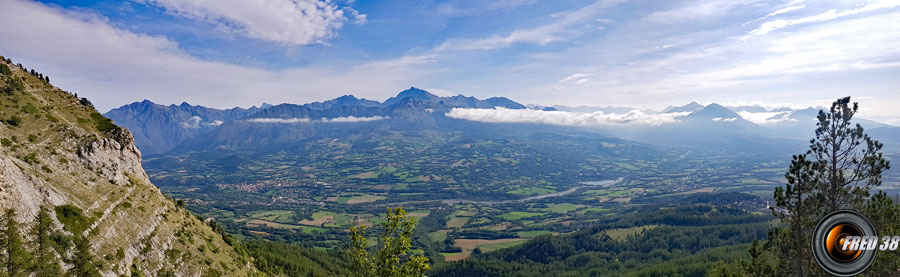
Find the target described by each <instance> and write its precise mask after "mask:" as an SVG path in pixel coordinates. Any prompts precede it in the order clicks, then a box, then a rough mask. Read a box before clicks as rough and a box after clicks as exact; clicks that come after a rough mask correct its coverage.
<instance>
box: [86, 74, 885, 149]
mask: <svg viewBox="0 0 900 277" xmlns="http://www.w3.org/2000/svg"><path fill="white" fill-rule="evenodd" d="M454 109H460V110H462V111H484V110H490V109H493V110H494V111H495V112H494V114H492V115H491V116H486V117H481V118H469V117H459V116H448V115H449V112H450V111H452V110H454ZM498 109H499V110H498ZM528 110H533V111H538V112H564V113H565V114H563V115H562V116H564V117H577V116H584V115H590V114H592V113H603V114H604V116H610V117H614V116H624V115H632V116H634V115H635V114H634V113H636V112H637V113H640V116H645V117H654V116H655V117H658V118H662V119H665V120H666V121H663V123H659V124H631V123H632V120H634V119H633V118H629V117H625V118H626V119H620V120H619V121H617V122H614V123H613V124H610V123H608V122H607V123H604V122H601V123H600V124H594V125H592V124H572V125H573V126H565V125H567V124H565V122H563V124H554V122H550V123H547V122H546V121H541V120H535V119H534V118H533V117H542V116H545V115H544V114H540V113H538V114H536V115H534V116H532V117H531V118H525V119H521V120H520V119H515V120H513V121H502V120H501V121H498V119H496V117H501V116H505V114H506V113H516V112H515V111H528ZM817 114H818V109H815V108H806V109H790V108H776V109H767V108H764V107H761V106H746V105H745V106H735V107H726V106H722V105H719V104H716V103H712V104H708V105H701V104H699V103H697V102H691V103H688V104H686V105H683V106H669V107H666V108H665V109H663V110H662V111H660V112H655V111H652V110H638V109H634V108H629V107H589V106H582V107H567V106H559V105H557V106H552V107H546V106H538V105H528V106H525V105H522V104H519V103H517V102H515V101H513V100H510V99H507V98H504V97H492V98H488V99H484V100H481V99H478V98H475V97H467V96H463V95H457V96H450V97H441V96H437V95H434V94H432V93H429V92H428V91H425V90H422V89H418V88H415V87H411V88H409V89H407V90H404V91H401V92H400V93H398V94H397V96H395V97H391V98H388V99H387V100H385V101H384V102H378V101H374V100H369V99H362V98H357V97H355V96H353V95H344V96H341V97H338V98H335V99H332V100H328V101H323V102H313V103H308V104H279V105H268V104H264V105H262V106H260V107H256V106H253V107H250V108H247V109H244V108H232V109H227V110H221V109H214V108H207V107H203V106H195V105H189V104H187V103H182V104H181V105H169V106H164V105H159V104H155V103H153V102H150V101H148V100H144V101H141V102H135V103H131V104H128V105H125V106H122V107H119V108H115V109H112V110H110V111H109V112H107V113H106V114H104V115H105V116H107V117H109V118H111V119H112V120H113V121H114V122H116V124H119V125H121V126H124V127H126V128H128V129H130V130H132V132H133V133H134V137H135V141H136V143H137V145H138V147H139V148H140V149H141V151H143V153H145V154H149V155H153V154H161V153H165V152H169V151H174V152H184V151H198V150H203V149H213V148H223V147H224V148H230V149H233V148H236V147H256V146H264V145H276V144H279V143H293V142H298V141H301V140H304V139H310V138H314V137H319V136H332V137H334V136H338V137H339V136H347V135H354V134H357V135H358V134H364V133H366V132H375V131H398V132H416V133H420V134H421V133H422V132H426V131H428V130H431V131H438V130H448V129H453V130H467V131H474V132H478V133H482V134H486V135H487V134H492V133H496V134H498V135H501V134H500V133H497V132H498V131H497V130H504V131H503V132H506V134H515V133H516V132H525V133H529V132H532V131H537V130H542V129H547V130H549V129H553V130H569V131H572V130H578V131H586V132H590V133H596V134H598V135H600V136H605V137H619V138H625V139H630V140H635V141H640V142H647V143H654V144H676V145H693V146H702V147H716V146H721V147H723V148H728V147H734V146H738V145H744V144H745V141H757V142H759V143H761V145H759V148H767V147H769V146H770V145H772V144H776V145H787V144H790V145H802V144H803V142H802V141H805V140H806V139H808V138H810V137H811V136H812V135H813V130H814V129H815V120H816V119H815V118H816V116H817ZM554 116H560V114H556V115H554ZM529 120H531V121H529ZM854 120H855V121H856V122H858V123H860V124H862V125H863V126H864V127H866V129H867V130H868V131H869V132H870V133H872V134H873V136H875V137H876V138H879V139H881V140H883V141H891V142H894V141H895V140H896V137H897V136H892V134H895V133H897V130H898V127H895V126H891V125H887V124H883V123H878V122H875V121H871V120H866V119H862V118H854ZM478 121H481V122H483V123H487V124H488V125H484V124H475V123H477V122H478ZM522 124H525V125H527V126H529V127H527V128H530V130H523V129H521V128H518V127H516V126H523V125H522ZM474 126H478V127H474ZM485 126H491V127H487V128H485ZM426 133H427V132H426ZM744 146H745V147H746V145H744ZM751 148H752V147H751Z"/></svg>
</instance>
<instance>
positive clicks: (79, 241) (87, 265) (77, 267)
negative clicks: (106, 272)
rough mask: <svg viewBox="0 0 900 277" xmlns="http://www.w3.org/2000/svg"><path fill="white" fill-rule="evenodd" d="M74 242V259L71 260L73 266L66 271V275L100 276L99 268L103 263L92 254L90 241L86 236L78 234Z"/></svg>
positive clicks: (79, 276) (81, 276) (78, 276)
mask: <svg viewBox="0 0 900 277" xmlns="http://www.w3.org/2000/svg"><path fill="white" fill-rule="evenodd" d="M74 242H75V252H74V253H73V254H72V259H70V260H69V263H70V264H72V268H71V269H69V271H68V272H66V275H68V276H77V277H95V276H100V272H99V271H98V268H99V267H100V265H101V264H100V263H98V262H97V261H96V260H95V259H94V256H93V255H91V243H90V241H88V240H87V239H86V238H85V237H84V236H80V235H77V236H76V237H75V239H74Z"/></svg>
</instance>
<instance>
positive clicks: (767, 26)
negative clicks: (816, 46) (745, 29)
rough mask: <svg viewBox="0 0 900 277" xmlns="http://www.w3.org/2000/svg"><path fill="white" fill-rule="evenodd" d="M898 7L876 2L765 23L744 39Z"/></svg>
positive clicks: (889, 1)
mask: <svg viewBox="0 0 900 277" xmlns="http://www.w3.org/2000/svg"><path fill="white" fill-rule="evenodd" d="M897 6H900V1H897V0H882V1H875V2H872V3H869V4H866V5H864V6H862V7H859V8H856V9H852V10H843V11H838V10H835V9H832V10H828V11H827V12H824V13H820V14H817V15H813V16H807V17H803V18H798V19H778V20H772V21H769V22H765V23H763V24H762V25H760V26H759V28H757V29H755V30H753V31H750V33H749V34H748V35H747V36H746V37H744V39H746V38H748V37H750V36H753V35H765V34H768V33H771V32H773V31H776V30H778V29H783V28H787V27H790V26H793V25H797V24H806V23H814V22H822V21H829V20H833V19H836V18H840V17H844V16H849V15H855V14H860V13H864V12H871V11H875V10H880V9H885V8H893V7H897Z"/></svg>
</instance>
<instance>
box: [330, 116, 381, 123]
mask: <svg viewBox="0 0 900 277" xmlns="http://www.w3.org/2000/svg"><path fill="white" fill-rule="evenodd" d="M389 118H390V117H387V116H370V117H355V116H352V115H351V116H341V117H335V118H324V117H323V118H322V119H321V120H319V122H322V123H343V122H366V121H375V120H384V119H389Z"/></svg>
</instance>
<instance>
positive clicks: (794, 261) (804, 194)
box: [769, 97, 896, 276]
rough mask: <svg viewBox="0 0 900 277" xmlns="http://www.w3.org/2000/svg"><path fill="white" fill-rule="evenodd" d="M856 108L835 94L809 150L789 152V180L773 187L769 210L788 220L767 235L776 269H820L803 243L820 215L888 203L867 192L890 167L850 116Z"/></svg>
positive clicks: (877, 145)
mask: <svg viewBox="0 0 900 277" xmlns="http://www.w3.org/2000/svg"><path fill="white" fill-rule="evenodd" d="M858 108H859V105H858V104H857V103H853V104H852V105H851V104H850V97H845V98H841V99H837V101H835V102H834V103H833V104H832V105H831V108H830V109H829V110H828V111H827V112H826V111H819V115H818V116H817V119H818V123H817V124H816V136H815V138H814V139H812V140H810V146H809V148H810V150H809V151H807V152H806V154H801V155H796V156H794V159H793V161H792V162H791V166H790V167H789V169H788V172H787V173H786V174H785V178H786V179H787V181H788V184H787V185H786V186H785V187H784V188H776V189H775V194H774V197H775V202H776V205H775V207H773V208H772V213H773V214H775V215H776V216H778V217H779V218H780V219H781V220H782V222H784V223H787V224H789V226H788V227H787V228H784V229H780V230H776V231H774V232H772V233H771V234H770V237H769V240H770V246H772V247H771V249H774V250H775V251H776V255H777V256H778V260H779V262H781V264H780V266H779V269H780V271H781V272H780V273H781V274H786V275H793V276H814V275H820V274H822V273H823V272H822V271H821V270H820V269H819V268H818V267H816V266H815V263H814V261H813V259H812V254H811V252H810V248H809V247H808V246H809V244H810V242H809V239H810V238H809V234H811V233H812V232H813V229H814V228H815V224H816V221H817V220H818V219H819V218H821V217H822V216H824V215H826V214H827V213H830V212H832V211H835V210H839V209H847V208H850V209H856V210H866V209H867V208H868V209H869V210H871V207H872V206H873V205H874V206H885V205H893V203H891V202H890V201H888V200H887V199H886V198H887V197H885V196H884V195H883V194H877V195H875V196H874V197H872V198H869V190H870V189H872V188H874V187H876V186H878V185H881V175H882V173H883V172H884V171H885V170H888V169H890V162H888V161H887V160H885V159H884V155H883V154H882V152H881V148H882V144H881V143H880V142H878V141H877V140H874V139H872V138H870V137H869V135H867V134H866V133H864V132H863V127H862V126H860V125H859V124H853V123H852V122H851V119H852V118H853V116H854V115H855V114H856V111H857V110H858ZM893 210H896V209H893ZM878 216H879V217H891V216H892V215H885V214H879V215H878ZM894 216H896V215H894ZM877 227H882V228H883V227H884V226H877Z"/></svg>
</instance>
